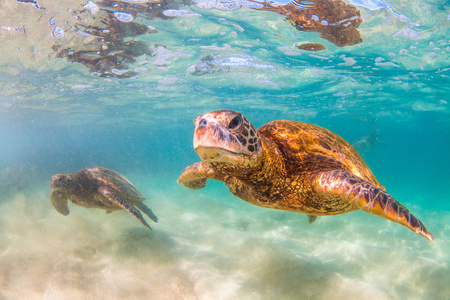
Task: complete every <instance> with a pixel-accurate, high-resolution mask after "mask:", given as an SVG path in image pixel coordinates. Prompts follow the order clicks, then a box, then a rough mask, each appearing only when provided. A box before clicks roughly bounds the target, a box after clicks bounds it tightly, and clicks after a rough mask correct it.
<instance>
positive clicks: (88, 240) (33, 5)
mask: <svg viewBox="0 0 450 300" xmlns="http://www.w3.org/2000/svg"><path fill="white" fill-rule="evenodd" d="M0 15H1V18H0V38H1V40H2V43H0V53H1V55H0V299H2V300H3V299H5V300H6V299H8V300H9V299H377V300H378V299H450V285H449V282H450V270H449V264H450V251H449V249H450V238H449V237H450V227H449V224H450V213H449V211H450V204H449V203H450V190H449V187H450V154H449V149H450V104H449V101H450V96H449V95H450V79H449V78H450V30H449V29H450V5H449V4H448V3H447V2H445V1H434V0H429V1H417V0H412V1H407V2H405V1H399V0H393V1H389V2H383V1H378V0H377V1H375V0H373V1H372V0H370V1H357V0H349V1H345V2H340V1H332V0H328V1H324V0H320V1H319V0H312V1H308V2H299V1H297V2H287V1H281V0H276V1H267V2H265V1H263V0H261V1H256V0H251V1H250V0H245V1H242V0H232V1H223V0H222V1H221V0H218V1H210V0H198V1H192V2H190V1H175V0H172V1H162V0H161V1H157V0H156V1H145V0H142V1H137V0H136V1H130V0H129V1H109V0H105V1H79V0H75V1H58V2H55V1H49V0H46V1H45V0H42V1H40V0H37V1H14V0H6V1H1V2H0ZM308 43H311V44H313V43H314V44H315V45H309V44H308ZM311 48H313V49H314V50H318V49H321V48H324V49H322V50H318V51H309V50H305V49H311ZM219 109H230V110H236V111H239V112H241V113H243V114H244V115H245V116H246V117H247V118H248V119H249V120H250V121H251V122H252V123H253V124H254V125H255V127H259V126H261V125H263V124H265V123H267V122H269V121H272V120H277V119H288V120H295V121H301V122H308V123H313V124H317V125H320V126H323V127H325V128H328V129H330V130H332V131H333V132H335V133H337V134H339V135H340V136H342V137H343V138H345V139H346V140H348V141H349V142H350V143H352V144H353V145H354V147H355V148H356V149H357V150H358V151H359V152H360V154H361V155H362V157H363V158H364V160H365V161H366V163H367V164H368V166H369V167H370V168H371V170H372V171H373V173H374V174H375V176H376V177H377V179H378V180H379V181H380V182H381V184H382V185H384V186H385V187H386V190H387V191H388V192H389V193H390V194H391V195H392V196H393V197H395V198H396V199H397V200H398V201H399V202H400V203H402V204H403V205H405V206H406V207H407V208H408V209H409V210H411V212H412V213H413V214H414V215H415V216H416V217H418V218H419V219H420V220H421V221H422V222H423V223H424V224H425V226H426V227H427V229H428V230H429V231H430V232H431V233H432V234H433V236H434V238H435V241H434V243H430V242H429V241H427V240H426V239H425V238H423V237H422V236H420V235H419V236H417V235H415V234H414V232H412V231H410V230H408V229H407V228H405V227H403V226H400V225H398V224H395V223H393V222H390V221H388V220H386V219H383V218H380V217H378V216H375V215H370V214H368V213H365V212H362V211H356V212H352V213H348V214H343V215H338V216H328V217H319V218H318V219H317V221H316V222H314V223H313V224H309V223H308V220H307V217H306V216H305V215H304V214H299V213H293V212H285V211H280V210H271V209H266V208H261V207H257V206H253V205H250V204H248V203H246V202H244V201H242V200H240V199H239V198H237V197H235V196H233V195H232V194H231V193H230V192H229V191H228V188H227V187H226V186H225V185H224V184H223V183H221V182H217V181H216V182H215V181H211V180H210V181H208V184H207V186H206V187H205V188H204V189H201V190H197V191H193V190H189V189H187V188H184V187H183V186H181V185H180V184H177V182H176V181H177V178H178V176H179V175H180V174H181V172H182V171H183V170H184V168H185V167H187V166H188V165H190V164H192V163H195V162H197V161H199V157H198V156H197V154H196V153H195V151H194V150H193V147H192V137H193V131H194V125H193V120H194V118H195V117H197V116H198V115H200V114H202V113H205V112H209V111H214V110H219ZM91 166H103V167H108V168H112V169H115V170H117V171H119V172H121V173H122V174H124V175H125V176H126V177H127V178H128V179H129V180H130V181H131V182H132V183H133V184H134V185H135V186H136V187H137V188H138V189H139V190H140V192H141V193H142V194H143V195H144V196H145V197H146V200H145V203H146V204H147V205H148V206H149V207H150V208H151V209H152V210H153V211H154V213H155V214H156V215H157V216H158V218H159V222H158V223H153V222H151V221H149V222H150V223H149V224H150V226H152V228H153V231H149V230H148V229H146V228H145V227H143V226H142V224H141V223H139V222H138V221H137V220H136V219H135V218H134V217H133V216H132V215H130V214H129V213H127V212H126V211H116V212H113V213H111V214H106V213H105V211H103V210H98V209H87V208H83V207H78V206H75V205H73V204H71V203H69V208H70V214H69V215H68V216H62V215H60V214H59V213H58V212H56V211H55V210H54V209H53V207H52V206H51V204H50V200H49V194H50V192H51V187H50V183H51V178H52V175H54V174H57V173H75V172H77V171H78V170H80V169H83V168H85V167H91Z"/></svg>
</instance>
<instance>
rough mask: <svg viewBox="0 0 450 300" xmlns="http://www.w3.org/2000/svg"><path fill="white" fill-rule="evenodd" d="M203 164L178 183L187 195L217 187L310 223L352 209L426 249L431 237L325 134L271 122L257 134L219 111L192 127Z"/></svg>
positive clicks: (356, 158)
mask: <svg viewBox="0 0 450 300" xmlns="http://www.w3.org/2000/svg"><path fill="white" fill-rule="evenodd" d="M194 149H195V151H196V152H197V154H198V155H199V156H200V158H201V160H202V161H201V162H197V163H195V164H193V165H191V166H189V167H187V168H186V169H185V170H184V171H183V173H182V174H181V176H180V177H179V178H178V182H179V183H182V184H183V185H184V186H185V187H188V188H191V189H200V188H203V187H205V185H206V180H207V179H215V180H220V181H223V182H224V183H225V184H226V185H227V186H228V188H229V189H230V191H231V192H232V193H233V194H234V195H236V196H237V197H239V198H241V199H243V200H245V201H247V202H250V203H252V204H254V205H258V206H262V207H268V208H275V209H281V210H288V211H294V212H301V213H305V214H308V216H309V220H310V222H313V221H314V219H315V218H316V216H325V215H336V214H342V213H346V212H350V211H354V210H358V209H362V210H364V211H366V212H369V213H372V214H375V215H379V216H381V217H383V218H386V219H388V220H391V221H393V222H397V223H400V224H401V225H404V226H406V227H408V228H409V229H411V230H413V231H415V233H416V234H419V233H420V234H421V235H423V236H424V237H426V238H427V239H428V240H430V241H431V242H432V241H433V236H432V235H431V233H429V232H428V231H427V229H426V228H425V226H424V225H423V224H422V222H420V221H419V220H418V219H417V218H416V217H414V216H413V215H412V214H411V213H410V212H409V211H408V209H406V207H404V206H403V205H401V204H400V203H398V202H397V201H396V200H395V199H394V198H393V197H392V196H391V195H389V194H388V193H386V192H385V191H384V187H383V186H382V185H380V183H379V182H378V181H377V180H376V179H375V176H374V175H373V174H372V172H371V171H370V169H369V167H367V165H366V164H365V162H364V161H363V159H362V158H361V156H360V155H359V154H358V152H356V150H355V149H354V148H353V147H352V146H351V145H350V144H349V143H348V142H347V141H345V140H344V139H343V138H341V137H340V136H338V135H337V134H335V133H333V132H331V131H329V130H328V129H325V128H322V127H319V126H316V125H312V124H306V123H300V122H295V121H285V120H281V121H273V122H270V123H267V124H265V125H263V126H262V127H260V128H259V129H258V130H256V129H255V127H253V125H252V124H251V123H250V122H249V121H248V120H247V119H246V118H245V117H244V116H243V115H241V114H240V113H238V112H234V111H229V110H220V111H214V112H210V113H206V114H203V115H201V116H199V117H197V118H196V119H195V133H194Z"/></svg>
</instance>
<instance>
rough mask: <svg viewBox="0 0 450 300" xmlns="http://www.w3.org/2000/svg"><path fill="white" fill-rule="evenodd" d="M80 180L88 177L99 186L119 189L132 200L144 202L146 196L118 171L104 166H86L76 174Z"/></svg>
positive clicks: (126, 197)
mask: <svg viewBox="0 0 450 300" xmlns="http://www.w3.org/2000/svg"><path fill="white" fill-rule="evenodd" d="M75 176H76V177H77V178H78V180H79V181H80V180H82V181H83V179H87V181H88V182H90V183H91V184H92V183H93V182H96V185H97V186H108V187H111V188H113V189H115V190H117V191H119V192H120V193H121V194H122V196H123V197H124V198H125V199H127V200H128V201H130V202H135V203H136V202H142V201H144V200H145V197H144V196H143V195H142V194H141V193H140V192H139V191H138V189H137V188H136V187H135V186H134V185H133V184H132V183H131V182H130V181H129V180H128V179H126V178H125V176H123V175H122V174H120V173H119V172H117V171H114V170H111V169H108V168H102V167H94V168H86V169H83V170H80V171H79V172H77V173H76V174H75Z"/></svg>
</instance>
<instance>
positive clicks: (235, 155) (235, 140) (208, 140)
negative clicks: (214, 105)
mask: <svg viewBox="0 0 450 300" xmlns="http://www.w3.org/2000/svg"><path fill="white" fill-rule="evenodd" d="M194 123H195V132H194V149H195V151H196V152H197V154H198V155H199V156H200V159H201V160H202V161H203V162H205V163H215V162H220V163H226V164H228V165H233V166H251V165H252V164H253V163H254V161H255V159H256V158H257V156H258V155H259V154H260V153H261V138H260V136H259V134H258V131H257V130H256V129H255V127H254V126H253V125H252V124H251V123H250V122H249V121H248V120H247V119H246V118H245V117H244V116H243V115H241V114H240V113H238V112H235V111H230V110H218V111H213V112H209V113H206V114H203V115H201V116H199V117H197V118H196V119H195V121H194Z"/></svg>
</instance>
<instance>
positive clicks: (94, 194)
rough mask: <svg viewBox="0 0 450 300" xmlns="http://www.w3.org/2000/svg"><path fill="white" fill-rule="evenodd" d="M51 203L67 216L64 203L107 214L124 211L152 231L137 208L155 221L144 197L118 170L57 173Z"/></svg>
mask: <svg viewBox="0 0 450 300" xmlns="http://www.w3.org/2000/svg"><path fill="white" fill-rule="evenodd" d="M52 189H53V191H52V192H51V194H50V200H51V203H52V205H53V207H54V208H55V209H56V210H57V211H58V212H59V213H60V214H62V215H64V216H67V215H68V214H69V207H68V205H67V200H70V201H71V202H72V203H74V204H77V205H79V206H83V207H87V208H100V209H104V210H106V212H107V213H109V212H112V211H114V210H121V209H126V210H127V211H129V212H130V213H131V214H132V215H133V216H135V217H136V218H138V219H139V221H141V223H142V224H144V226H145V227H147V228H148V229H150V230H152V229H151V228H150V226H149V225H148V224H147V222H146V221H145V219H144V218H143V217H142V215H141V213H140V212H139V210H137V209H136V207H137V208H139V209H140V210H141V211H142V212H143V213H145V214H146V215H147V216H149V218H150V219H152V220H153V221H155V222H158V218H157V217H156V216H155V215H154V214H153V212H152V210H151V209H150V208H148V207H147V206H146V205H145V204H144V203H143V202H142V201H144V200H145V197H144V196H142V194H141V193H140V192H139V191H138V190H137V189H136V188H135V187H134V185H133V184H132V183H131V182H130V181H128V179H126V178H125V176H123V175H122V174H120V173H119V172H117V171H114V170H110V169H107V168H102V167H94V168H87V169H83V170H80V171H78V172H77V173H76V174H57V175H54V176H53V177H52Z"/></svg>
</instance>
